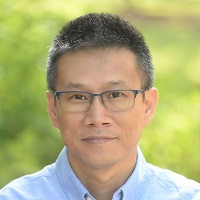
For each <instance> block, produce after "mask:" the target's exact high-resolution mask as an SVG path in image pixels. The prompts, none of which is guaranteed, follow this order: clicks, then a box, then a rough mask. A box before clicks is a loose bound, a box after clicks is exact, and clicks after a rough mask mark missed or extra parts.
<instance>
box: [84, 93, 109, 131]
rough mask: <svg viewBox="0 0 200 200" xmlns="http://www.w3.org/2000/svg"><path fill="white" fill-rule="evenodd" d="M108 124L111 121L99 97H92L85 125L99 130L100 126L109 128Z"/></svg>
mask: <svg viewBox="0 0 200 200" xmlns="http://www.w3.org/2000/svg"><path fill="white" fill-rule="evenodd" d="M110 124H111V119H110V117H109V111H107V109H106V108H105V107H104V104H103V102H102V99H101V97H100V96H98V97H94V99H93V101H92V104H91V106H90V108H89V110H88V111H87V113H86V117H85V125H86V126H94V127H98V128H100V127H102V126H109V125H110Z"/></svg>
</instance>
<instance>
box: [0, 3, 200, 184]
mask: <svg viewBox="0 0 200 200" xmlns="http://www.w3.org/2000/svg"><path fill="white" fill-rule="evenodd" d="M199 8H200V1H199V0H190V1H189V0H188V1H186V0H174V1H169V0H165V1H164V0H138V1H133V0H126V1H125V0H110V1H107V0H101V1H94V0H58V1H53V0H34V1H33V0H21V1H18V0H8V1H5V0H0V9H1V12H0V171H1V174H0V187H2V186H4V185H5V184H7V183H8V182H10V181H11V180H13V179H14V178H17V177H20V176H22V175H24V174H27V173H32V172H35V171H37V170H39V169H41V168H42V167H44V166H45V165H47V164H50V163H52V162H54V161H55V159H56V157H57V155H58V154H59V152H60V150H61V149H62V147H63V144H62V141H61V139H60V136H59V132H58V130H55V129H54V128H53V127H52V125H51V124H50V121H49V119H48V114H47V105H46V99H45V91H46V83H45V82H46V81H45V64H46V58H47V52H48V46H49V45H50V43H51V41H52V39H53V37H54V35H55V34H56V33H57V32H58V30H59V29H60V28H61V26H62V25H63V24H64V23H66V21H68V20H71V19H74V18H76V17H78V16H80V15H83V14H86V13H89V12H111V13H114V14H119V15H120V16H122V17H124V18H126V19H128V20H130V21H132V22H133V24H134V25H135V26H136V27H138V29H139V30H140V31H141V32H142V33H143V34H144V36H145V38H146V41H147V42H148V44H149V46H150V49H151V51H152V55H153V58H154V65H155V69H156V77H157V78H156V83H155V86H156V87H157V88H158V90H159V94H160V99H159V105H158V108H157V113H156V114H155V117H154V120H153V122H152V123H151V124H150V125H149V126H148V127H147V128H145V130H144V133H143V137H142V139H141V141H140V146H141V148H142V150H143V152H144V154H145V156H146V159H147V160H148V161H149V162H151V163H153V164H155V165H158V166H160V167H164V168H169V169H171V170H173V171H175V172H178V173H181V174H183V175H185V176H187V177H188V178H191V179H194V180H196V181H199V182H200V156H199V153H200V91H199V90H200V59H199V57H200V12H199V10H200V9H199Z"/></svg>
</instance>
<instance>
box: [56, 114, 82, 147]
mask: <svg viewBox="0 0 200 200" xmlns="http://www.w3.org/2000/svg"><path fill="white" fill-rule="evenodd" d="M81 121H82V117H80V116H78V115H75V114H70V113H64V114H63V113H61V114H60V115H59V116H58V123H59V129H60V133H61V137H62V140H63V142H64V144H65V145H66V146H67V147H69V146H74V145H76V143H77V141H78V140H79V138H80V136H79V134H78V133H79V132H80V131H79V129H80V126H81Z"/></svg>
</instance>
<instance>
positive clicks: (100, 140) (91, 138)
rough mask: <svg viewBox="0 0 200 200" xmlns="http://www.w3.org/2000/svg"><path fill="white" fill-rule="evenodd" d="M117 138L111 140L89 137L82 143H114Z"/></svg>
mask: <svg viewBox="0 0 200 200" xmlns="http://www.w3.org/2000/svg"><path fill="white" fill-rule="evenodd" d="M114 139H116V138H109V137H88V138H85V139H82V141H84V142H87V143H89V144H104V143H108V142H111V141H113V140H114Z"/></svg>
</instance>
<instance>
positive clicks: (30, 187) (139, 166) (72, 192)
mask: <svg viewBox="0 0 200 200" xmlns="http://www.w3.org/2000/svg"><path fill="white" fill-rule="evenodd" d="M99 189H100V190H101V188H99ZM65 199H66V200H95V199H94V198H93V197H92V196H91V195H90V193H89V192H88V190H87V189H86V188H85V187H84V186H83V185H82V183H81V182H80V181H79V179H78V178H77V177H76V175H75V173H74V172H73V170H72V168H71V166H70V164H69V161H68V156H67V149H66V147H65V148H64V149H63V150H62V152H61V153H60V155H59V157H58V159H57V161H56V162H55V163H54V164H52V165H49V166H46V167H45V168H44V169H42V170H41V171H39V172H37V173H34V174H32V175H27V176H24V177H21V178H19V179H16V180H14V181H12V182H11V183H10V184H8V185H7V186H5V187H4V188H2V189H1V190H0V200H65ZM112 200H200V184H199V183H197V182H195V181H192V180H189V179H186V178H185V177H183V176H181V175H178V174H176V173H174V172H171V171H169V170H165V169H161V168H158V167H156V166H153V165H151V164H148V163H147V162H146V161H145V158H144V156H143V154H142V152H141V151H140V149H139V147H138V156H137V163H136V166H135V169H134V171H133V173H132V174H131V176H130V177H129V179H128V180H127V181H126V183H125V184H124V185H122V186H121V187H120V188H119V189H118V190H117V191H116V192H115V193H114V195H113V198H112Z"/></svg>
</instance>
